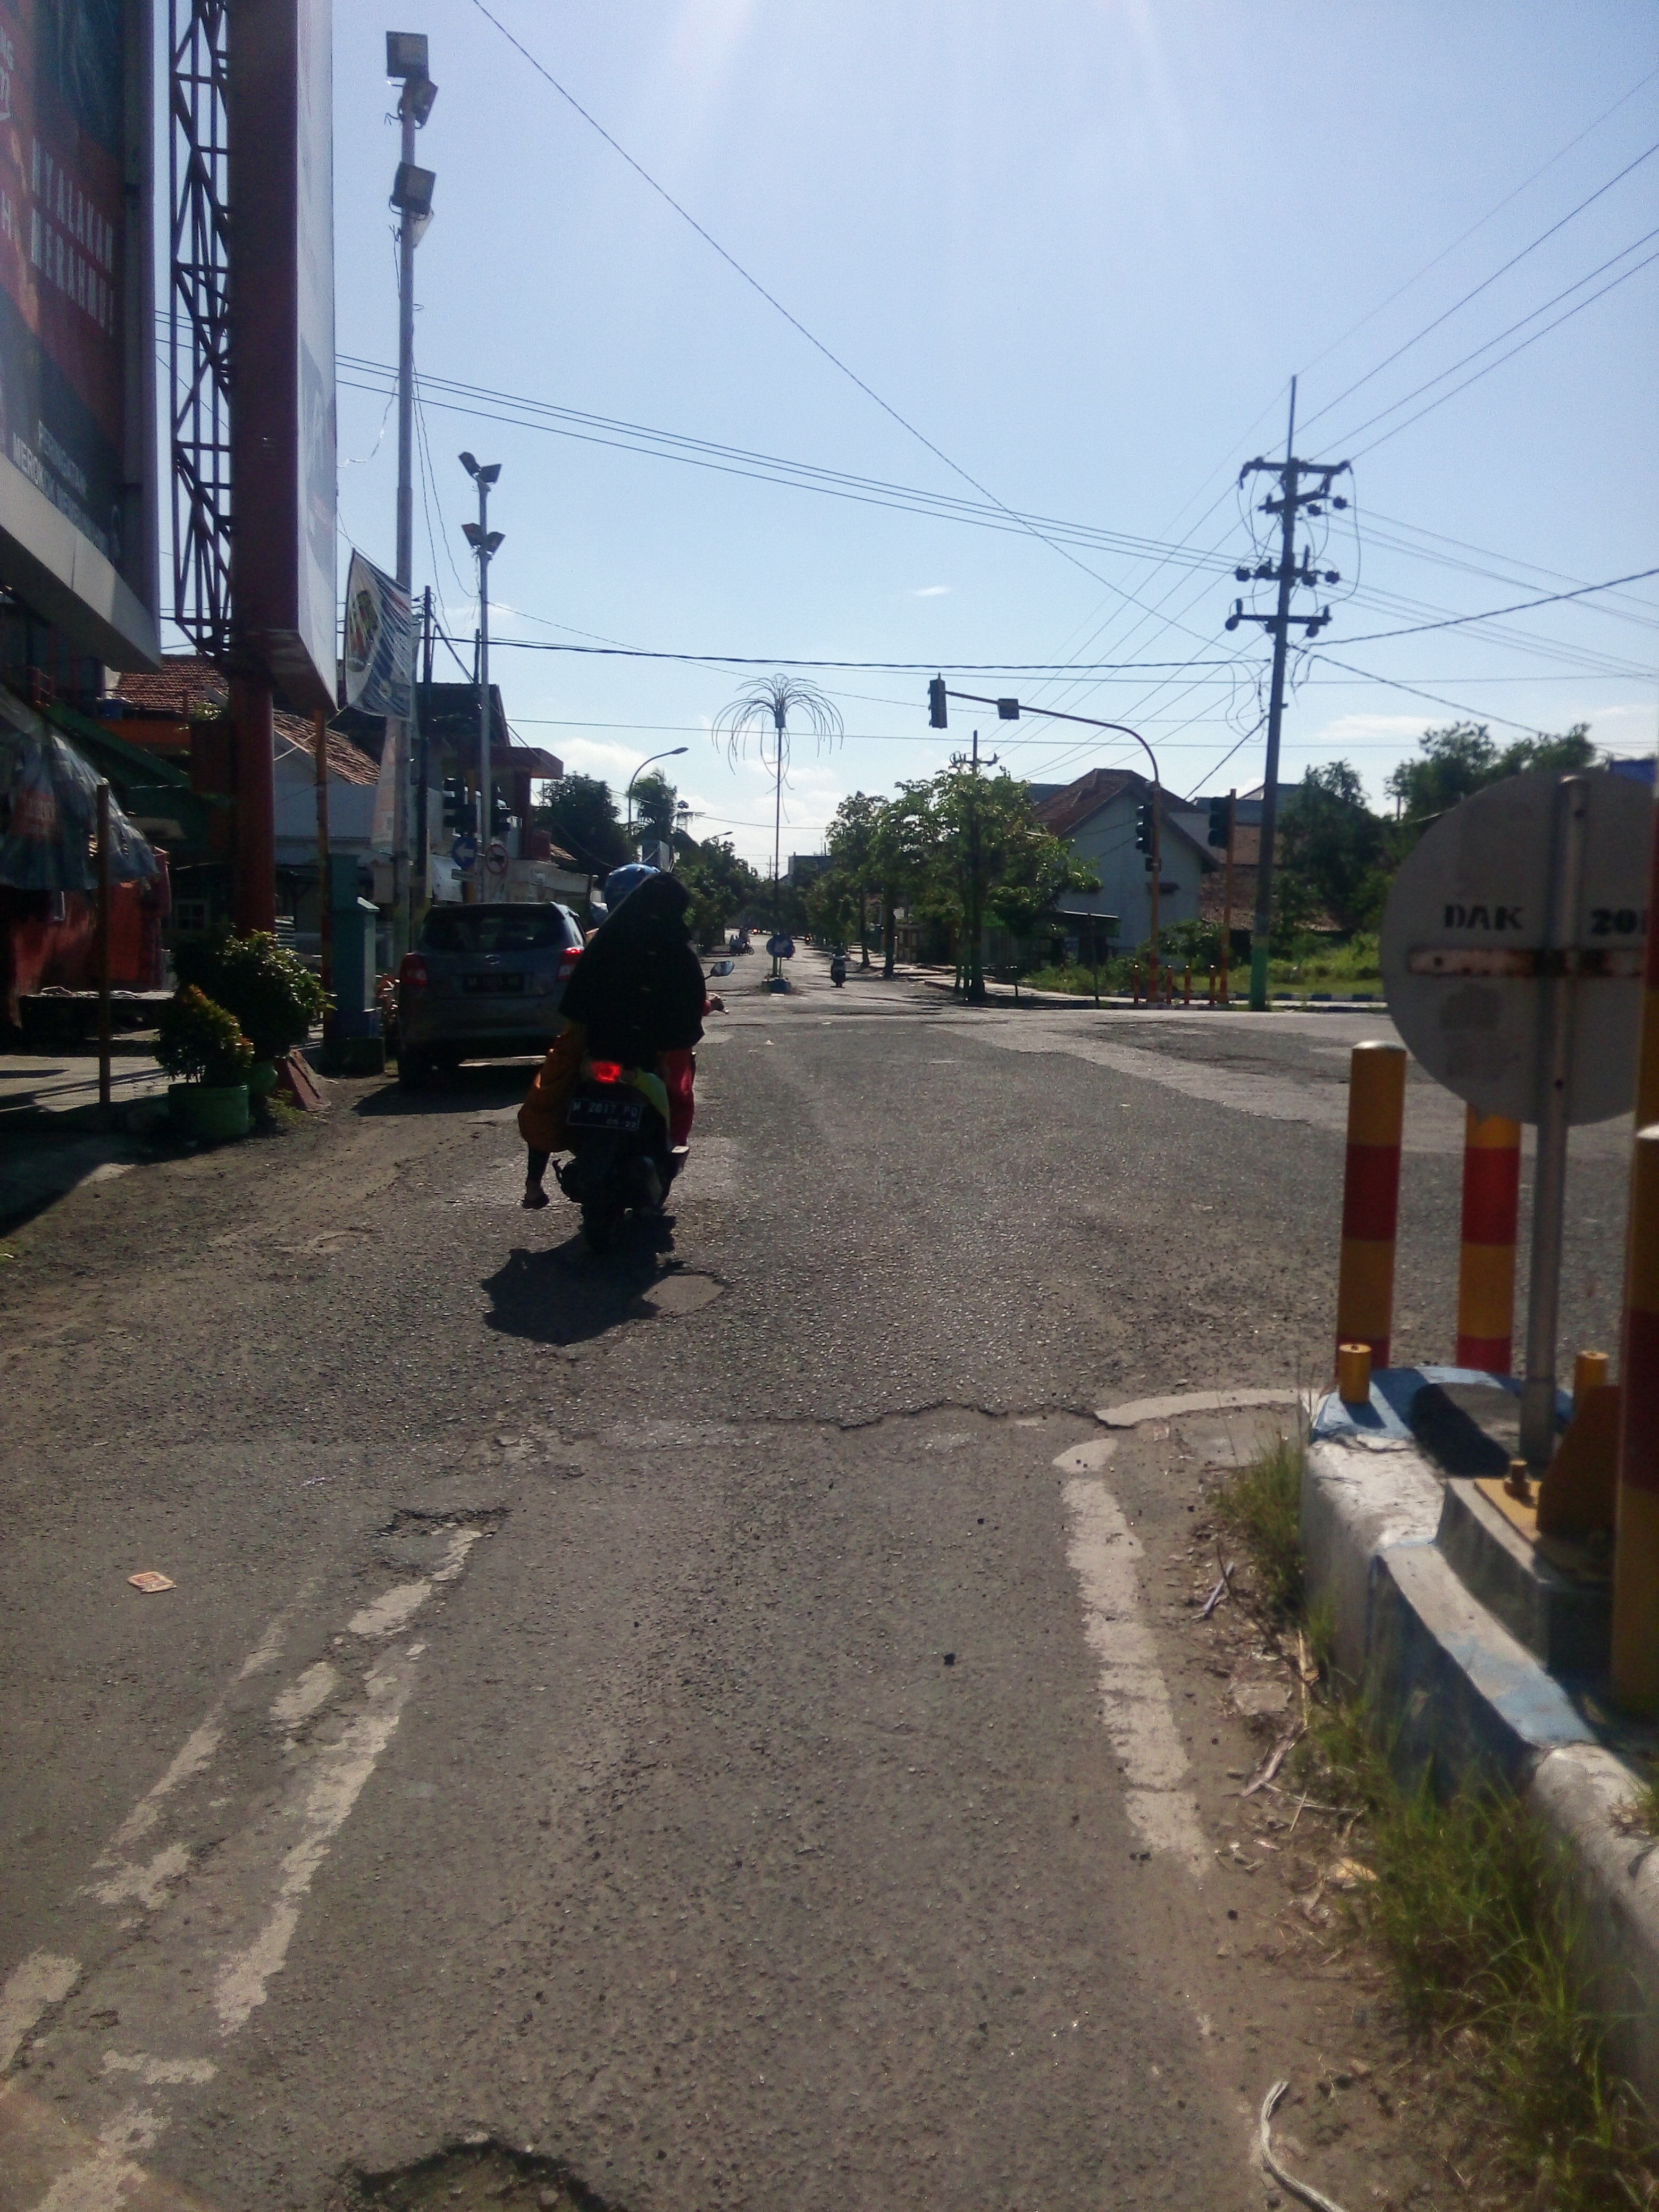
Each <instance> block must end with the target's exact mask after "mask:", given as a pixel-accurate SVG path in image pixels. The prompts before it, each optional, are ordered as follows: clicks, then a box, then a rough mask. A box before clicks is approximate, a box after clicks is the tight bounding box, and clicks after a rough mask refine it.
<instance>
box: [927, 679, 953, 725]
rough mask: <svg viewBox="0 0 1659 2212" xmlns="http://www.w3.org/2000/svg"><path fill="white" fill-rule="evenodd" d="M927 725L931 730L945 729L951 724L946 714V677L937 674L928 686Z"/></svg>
mask: <svg viewBox="0 0 1659 2212" xmlns="http://www.w3.org/2000/svg"><path fill="white" fill-rule="evenodd" d="M927 726H928V728H929V729H930V730H943V729H945V728H948V726H949V725H948V723H947V722H946V720H945V678H943V677H942V676H936V677H935V678H933V682H932V683H931V684H929V685H928V686H927Z"/></svg>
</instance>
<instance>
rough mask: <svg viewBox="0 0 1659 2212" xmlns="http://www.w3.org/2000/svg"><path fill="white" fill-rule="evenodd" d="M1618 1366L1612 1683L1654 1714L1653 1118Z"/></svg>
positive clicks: (1657, 1520)
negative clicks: (1617, 1463) (1616, 1500)
mask: <svg viewBox="0 0 1659 2212" xmlns="http://www.w3.org/2000/svg"><path fill="white" fill-rule="evenodd" d="M1616 1511H1617V1516H1618V1518H1617V1526H1616V1528H1615V1532H1614V1546H1613V1695H1614V1696H1615V1697H1616V1698H1617V1699H1618V1700H1619V1702H1620V1705H1624V1706H1626V1707H1628V1708H1629V1710H1630V1711H1632V1712H1639V1713H1648V1714H1659V1122H1656V1123H1650V1125H1649V1127H1646V1128H1645V1129H1640V1130H1638V1132H1637V1137H1636V1160H1635V1164H1634V1166H1633V1168H1632V1173H1631V1186H1630V1255H1629V1261H1628V1265H1627V1272H1626V1279H1625V1328H1624V1341H1623V1344H1622V1346H1621V1347H1620V1389H1619V1491H1618V1504H1617V1508H1616Z"/></svg>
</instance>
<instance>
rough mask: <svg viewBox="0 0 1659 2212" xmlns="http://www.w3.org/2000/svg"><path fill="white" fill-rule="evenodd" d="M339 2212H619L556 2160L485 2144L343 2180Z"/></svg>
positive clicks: (461, 2146) (460, 2147) (452, 2149)
mask: <svg viewBox="0 0 1659 2212" xmlns="http://www.w3.org/2000/svg"><path fill="white" fill-rule="evenodd" d="M337 2204H338V2207H339V2212H451V2208H454V2212H495V2207H496V2206H498V2205H506V2206H507V2207H508V2208H510V2212H622V2208H621V2206H620V2205H618V2204H617V2203H616V2202H615V2200H614V2199H612V2198H609V2197H598V2196H596V2195H595V2194H594V2192H593V2191H592V2190H591V2189H589V2188H587V2187H586V2185H585V2184H584V2183H582V2182H581V2181H580V2180H578V2179H577V2178H576V2177H575V2176H574V2174H572V2173H569V2172H567V2171H566V2170H565V2168H564V2167H563V2166H561V2165H560V2164H559V2162H558V2161H557V2160H556V2159H550V2158H542V2157H539V2156H538V2155H537V2154H535V2153H534V2152H532V2151H516V2150H512V2149H509V2148H507V2146H506V2145H504V2144H501V2143H498V2142H477V2143H459V2144H453V2145H451V2146H450V2147H449V2148H447V2149H444V2150H441V2151H439V2152H437V2153H436V2154H435V2155H434V2156H433V2157H431V2158H423V2159H422V2160H419V2161H418V2162H417V2163H416V2165H414V2166H398V2167H395V2168H393V2170H392V2172H389V2173H363V2172H356V2173H353V2174H350V2175H349V2176H348V2177H347V2179H346V2182H345V2185H344V2187H343V2191H342V2192H341V2194H340V2197H339V2198H338V2199H337Z"/></svg>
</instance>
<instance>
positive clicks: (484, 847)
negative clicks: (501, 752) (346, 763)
mask: <svg viewBox="0 0 1659 2212" xmlns="http://www.w3.org/2000/svg"><path fill="white" fill-rule="evenodd" d="M461 466H462V467H463V468H464V469H465V471H466V472H467V474H468V476H470V477H471V479H472V481H473V482H474V483H476V484H477V487H478V519H477V521H476V522H464V523H463V524H462V525H461V528H462V530H463V531H464V532H465V536H466V542H467V544H469V545H470V546H471V548H472V550H473V551H474V552H475V553H476V554H477V556H478V829H477V844H478V857H477V860H476V861H475V862H474V866H476V867H477V872H478V873H477V884H478V896H479V898H480V899H481V900H482V899H483V896H484V893H485V890H486V888H487V886H488V882H489V871H488V869H487V868H486V867H485V866H484V862H485V861H486V860H487V859H488V858H489V848H490V844H491V842H492V839H493V836H494V832H495V793H494V791H493V790H492V788H491V786H490V781H489V563H490V560H491V558H492V557H493V556H494V554H495V549H496V547H497V546H498V545H500V544H501V538H502V535H503V533H502V532H501V531H499V530H492V529H491V528H490V526H489V488H490V486H491V485H492V484H493V483H495V479H496V478H497V477H499V476H500V474H501V463H500V462H499V461H491V462H490V463H489V465H488V466H487V467H486V466H481V465H479V463H478V462H477V461H476V460H475V459H473V458H472V455H471V453H463V454H462V455H461Z"/></svg>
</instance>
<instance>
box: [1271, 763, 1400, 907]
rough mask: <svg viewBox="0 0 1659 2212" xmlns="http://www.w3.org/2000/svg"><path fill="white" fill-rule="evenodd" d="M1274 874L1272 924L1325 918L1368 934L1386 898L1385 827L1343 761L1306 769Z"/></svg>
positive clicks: (1290, 805) (1288, 806) (1286, 819)
mask: <svg viewBox="0 0 1659 2212" xmlns="http://www.w3.org/2000/svg"><path fill="white" fill-rule="evenodd" d="M1281 839H1282V842H1281V843H1280V847H1279V866H1278V867H1277V868H1276V869H1275V871H1274V875H1273V906H1274V927H1275V929H1276V930H1277V929H1278V928H1279V927H1284V928H1285V929H1287V930H1292V931H1293V930H1297V929H1305V928H1306V927H1308V925H1309V924H1310V922H1312V921H1315V920H1316V919H1317V917H1318V916H1320V915H1329V916H1330V917H1331V919H1332V921H1334V922H1335V923H1336V925H1337V927H1338V928H1339V929H1341V930H1344V931H1346V932H1347V933H1350V934H1351V933H1352V932H1353V931H1355V930H1357V929H1371V928H1374V927H1376V922H1377V921H1378V919H1379V917H1380V916H1381V915H1382V911H1383V904H1384V902H1385V901H1386V900H1387V898H1388V895H1389V867H1388V825H1387V824H1386V823H1384V822H1383V819H1382V817H1381V816H1379V815H1376V814H1373V813H1372V811H1371V810H1370V807H1369V806H1368V805H1366V803H1365V788H1364V784H1363V783H1362V782H1361V781H1360V779H1359V774H1358V770H1357V769H1355V768H1354V767H1353V766H1352V764H1351V763H1349V762H1347V761H1345V760H1340V761H1327V762H1326V763H1324V764H1323V765H1322V766H1321V767H1319V768H1310V769H1309V770H1308V771H1307V773H1306V774H1305V775H1304V777H1303V779H1302V781H1301V783H1300V785H1299V786H1298V787H1297V790H1296V793H1295V794H1294V796H1293V797H1292V798H1291V799H1290V800H1289V801H1288V803H1287V804H1286V805H1285V813H1284V821H1283V829H1282V833H1281Z"/></svg>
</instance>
